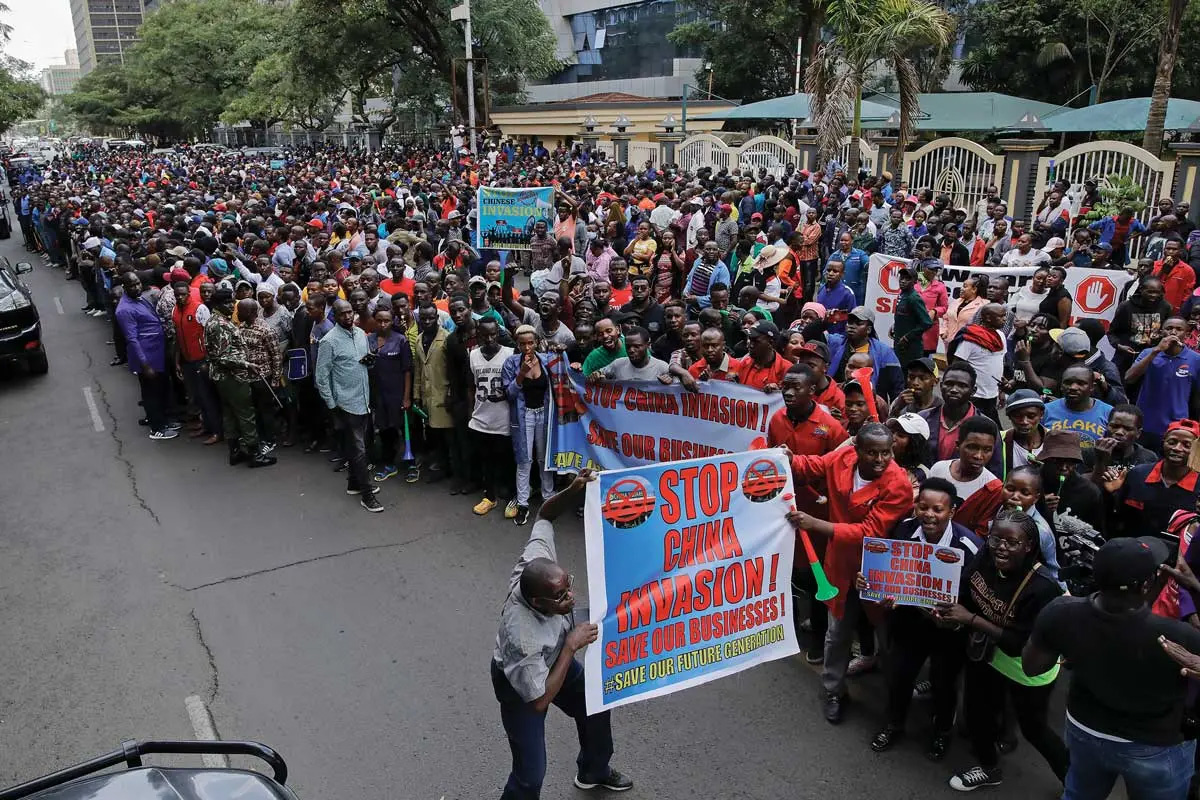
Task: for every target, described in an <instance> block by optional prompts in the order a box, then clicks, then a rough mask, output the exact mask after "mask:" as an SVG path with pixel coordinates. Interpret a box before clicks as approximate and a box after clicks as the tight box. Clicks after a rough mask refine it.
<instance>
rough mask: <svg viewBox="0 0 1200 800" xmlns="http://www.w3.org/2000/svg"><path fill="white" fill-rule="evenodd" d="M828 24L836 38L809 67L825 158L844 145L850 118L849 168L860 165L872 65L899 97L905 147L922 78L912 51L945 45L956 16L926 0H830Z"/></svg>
mask: <svg viewBox="0 0 1200 800" xmlns="http://www.w3.org/2000/svg"><path fill="white" fill-rule="evenodd" d="M825 25H826V27H827V28H829V29H831V30H832V31H833V38H832V39H831V40H830V41H827V42H824V43H823V44H822V45H821V48H820V51H819V52H818V53H817V57H816V58H815V59H813V61H812V62H811V63H810V64H809V66H808V70H807V71H806V72H805V76H804V84H805V91H807V92H808V93H809V98H810V100H809V102H810V104H811V110H812V119H813V120H814V121H815V124H816V127H817V149H818V150H819V151H820V154H821V159H822V160H825V159H828V158H831V157H832V156H833V155H834V154H835V153H836V152H837V151H838V149H839V148H840V147H841V146H842V139H843V137H844V136H845V128H846V119H847V118H850V117H852V118H853V125H852V126H851V135H852V136H853V137H854V138H853V139H852V140H851V145H850V163H849V164H848V165H847V169H848V170H849V171H850V172H856V171H857V170H858V138H859V137H860V136H861V135H862V94H863V85H864V83H865V82H866V80H867V78H868V77H869V75H870V73H871V71H872V70H874V69H876V68H882V69H887V70H889V71H890V72H891V73H892V74H893V75H894V76H895V78H896V85H897V87H898V95H899V99H900V126H899V142H898V146H899V149H898V152H903V151H904V147H905V146H906V145H907V144H908V140H909V139H910V138H911V137H912V135H913V131H914V124H913V122H914V120H915V119H916V116H917V114H918V113H919V112H920V110H921V108H920V101H919V99H918V94H919V93H920V79H919V76H918V75H917V70H916V68H915V67H914V66H913V63H912V61H910V60H909V58H908V54H909V53H910V52H911V51H912V50H913V49H914V48H917V47H923V46H933V47H937V48H943V47H946V46H948V45H949V44H950V41H951V37H952V36H953V34H954V20H953V18H952V17H951V16H950V15H949V14H947V13H946V12H945V11H943V10H942V9H941V8H939V7H938V6H937V5H935V4H934V3H932V2H928V0H827V2H826V3H825Z"/></svg>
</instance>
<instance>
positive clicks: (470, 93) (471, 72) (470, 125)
mask: <svg viewBox="0 0 1200 800" xmlns="http://www.w3.org/2000/svg"><path fill="white" fill-rule="evenodd" d="M450 20H451V21H453V22H457V21H458V20H462V21H463V22H464V23H465V25H464V26H463V35H464V38H465V39H466V54H467V130H468V131H469V132H470V134H471V153H472V155H474V154H477V153H478V152H479V141H478V139H477V138H476V131H475V61H474V53H473V49H472V46H471V0H463V3H462V5H459V6H455V7H454V8H452V9H450Z"/></svg>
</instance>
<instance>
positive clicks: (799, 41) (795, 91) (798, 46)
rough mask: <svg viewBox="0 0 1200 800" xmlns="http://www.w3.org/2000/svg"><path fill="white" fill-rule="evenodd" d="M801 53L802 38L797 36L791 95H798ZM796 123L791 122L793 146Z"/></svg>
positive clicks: (794, 121)
mask: <svg viewBox="0 0 1200 800" xmlns="http://www.w3.org/2000/svg"><path fill="white" fill-rule="evenodd" d="M803 53H804V37H803V36H797V37H796V82H795V86H794V88H793V89H792V94H800V59H801V57H802V55H803ZM798 123H799V120H797V119H793V120H792V144H793V145H795V143H796V126H797V124H798Z"/></svg>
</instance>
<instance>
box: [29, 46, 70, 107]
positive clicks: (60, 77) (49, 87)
mask: <svg viewBox="0 0 1200 800" xmlns="http://www.w3.org/2000/svg"><path fill="white" fill-rule="evenodd" d="M63 60H64V61H65V62H66V63H64V64H51V65H50V66H48V67H46V68H45V69H43V70H42V72H41V74H40V75H39V76H38V81H39V83H41V85H42V91H43V92H45V93H46V94H47V95H49V96H50V97H58V96H60V95H64V94H67V93H69V92H70V91H71V90H72V89H74V88H75V84H76V83H78V82H79V54H78V53H77V52H76V51H75V50H73V49H72V50H65V51H63Z"/></svg>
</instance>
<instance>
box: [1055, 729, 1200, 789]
mask: <svg viewBox="0 0 1200 800" xmlns="http://www.w3.org/2000/svg"><path fill="white" fill-rule="evenodd" d="M1066 734H1067V749H1068V750H1070V752H1071V768H1070V769H1069V770H1068V771H1067V780H1066V791H1065V792H1063V800H1104V798H1106V797H1108V795H1109V793H1110V792H1111V791H1112V789H1113V785H1114V784H1115V783H1116V782H1117V776H1118V775H1119V776H1120V777H1122V778H1124V779H1125V787H1126V789H1127V790H1128V792H1129V796H1130V797H1131V798H1133V799H1134V800H1184V798H1185V797H1187V791H1188V783H1189V782H1190V781H1191V779H1192V770H1193V760H1194V758H1195V755H1196V742H1195V740H1192V741H1186V742H1183V743H1181V744H1177V745H1173V746H1171V747H1162V746H1160V745H1151V744H1138V743H1137V742H1129V743H1124V742H1111V741H1108V740H1107V739H1100V738H1097V737H1095V736H1092V735H1091V734H1090V733H1086V732H1084V731H1081V730H1080V729H1079V728H1078V727H1077V726H1075V725H1073V724H1071V722H1070V721H1069V720H1068V721H1067V725H1066Z"/></svg>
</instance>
